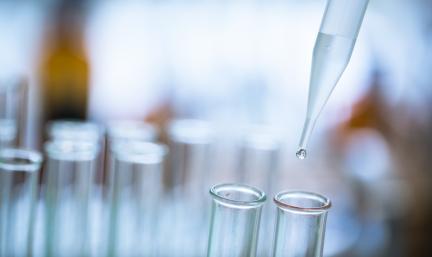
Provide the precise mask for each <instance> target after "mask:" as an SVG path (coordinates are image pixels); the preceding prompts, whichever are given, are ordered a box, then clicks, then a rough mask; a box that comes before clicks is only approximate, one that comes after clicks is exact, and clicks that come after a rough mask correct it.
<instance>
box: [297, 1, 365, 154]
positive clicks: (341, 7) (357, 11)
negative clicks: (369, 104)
mask: <svg viewBox="0 0 432 257" xmlns="http://www.w3.org/2000/svg"><path fill="white" fill-rule="evenodd" d="M368 3H369V0H351V1H346V0H329V1H327V7H326V10H325V12H324V16H323V19H322V21H321V28H320V31H319V33H318V36H317V39H316V42H315V47H314V50H313V58H312V68H311V75H310V82H309V96H308V105H307V112H306V119H305V123H304V126H303V132H302V134H301V138H300V143H299V151H298V152H297V157H298V158H300V159H304V158H306V147H307V144H308V141H309V137H310V135H311V133H312V130H313V127H314V126H315V123H316V120H317V119H318V116H319V115H320V113H321V111H322V109H323V108H324V105H325V104H326V103H327V100H328V98H329V97H330V94H331V93H332V91H333V89H334V87H335V86H336V84H337V83H338V81H339V79H340V77H341V76H342V73H343V72H344V71H345V68H346V67H347V65H348V62H349V60H350V58H351V54H352V51H353V49H354V45H355V43H356V40H357V36H358V33H359V30H360V27H361V24H362V22H363V17H364V15H365V12H366V8H367V5H368Z"/></svg>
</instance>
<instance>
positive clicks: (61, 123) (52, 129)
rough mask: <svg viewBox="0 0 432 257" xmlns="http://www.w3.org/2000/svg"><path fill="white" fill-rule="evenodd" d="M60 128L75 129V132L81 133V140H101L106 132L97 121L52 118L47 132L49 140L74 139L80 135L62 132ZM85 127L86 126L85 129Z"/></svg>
mask: <svg viewBox="0 0 432 257" xmlns="http://www.w3.org/2000/svg"><path fill="white" fill-rule="evenodd" d="M79 127H81V129H82V130H79V129H78V128H79ZM58 128H68V129H69V131H71V130H73V131H74V132H75V133H79V135H80V137H81V138H82V139H81V140H84V139H85V140H89V141H99V140H101V139H102V136H103V134H104V129H103V127H102V126H101V125H99V124H97V123H95V122H91V121H81V120H67V119H65V120H52V121H50V122H48V124H47V126H46V133H47V136H48V139H49V140H73V139H74V138H77V137H78V135H77V134H74V135H70V134H67V133H64V132H61V130H58ZM83 128H85V131H84V129H83ZM83 135H84V137H83Z"/></svg>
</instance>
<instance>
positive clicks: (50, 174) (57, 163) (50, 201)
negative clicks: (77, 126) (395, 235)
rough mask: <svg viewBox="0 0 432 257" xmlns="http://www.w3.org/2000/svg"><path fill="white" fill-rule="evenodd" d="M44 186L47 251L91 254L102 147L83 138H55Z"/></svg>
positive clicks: (59, 254)
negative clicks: (92, 214)
mask: <svg viewBox="0 0 432 257" xmlns="http://www.w3.org/2000/svg"><path fill="white" fill-rule="evenodd" d="M45 151H46V154H47V164H46V170H45V173H44V178H43V186H44V188H43V189H44V201H45V202H44V205H45V211H44V220H45V230H44V235H45V241H44V245H45V255H44V256H52V257H54V256H55V257H63V256H64V257H69V256H71V257H74V256H90V253H91V244H90V242H91V241H92V240H91V239H92V238H91V231H90V230H91V226H90V225H91V222H90V201H91V197H92V193H93V186H94V176H95V172H96V170H97V165H98V161H97V160H98V159H97V156H98V153H99V148H98V146H97V145H95V144H93V143H89V142H83V141H62V140H57V141H51V142H47V143H46V144H45Z"/></svg>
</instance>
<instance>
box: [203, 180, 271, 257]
mask: <svg viewBox="0 0 432 257" xmlns="http://www.w3.org/2000/svg"><path fill="white" fill-rule="evenodd" d="M210 195H211V197H212V210H211V223H210V232H209V239H208V248H207V257H255V256H256V250H257V243H258V234H259V224H260V219H261V209H262V205H263V204H264V202H265V200H266V195H265V193H264V192H263V191H261V190H259V189H257V188H254V187H250V186H247V185H242V184H220V185H216V186H214V187H212V188H211V189H210Z"/></svg>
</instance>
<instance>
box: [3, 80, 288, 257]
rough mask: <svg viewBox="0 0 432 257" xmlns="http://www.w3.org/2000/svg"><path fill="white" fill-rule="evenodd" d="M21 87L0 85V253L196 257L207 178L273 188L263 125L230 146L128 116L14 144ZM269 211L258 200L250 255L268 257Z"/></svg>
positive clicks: (204, 133) (274, 151)
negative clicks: (39, 145)
mask: <svg viewBox="0 0 432 257" xmlns="http://www.w3.org/2000/svg"><path fill="white" fill-rule="evenodd" d="M24 85H25V84H23V83H14V84H10V86H8V87H4V88H3V87H2V88H1V89H2V91H0V93H1V94H0V97H1V98H2V99H1V101H0V103H1V104H2V106H1V107H0V114H1V115H2V116H1V119H0V142H1V145H0V192H1V194H0V256H1V257H3V256H8V257H9V256H48V257H49V256H59V257H62V256H64V257H69V256H70V257H75V256H112V257H115V256H131V257H132V256H179V257H183V256H184V257H194V256H197V257H198V256H199V257H201V256H204V255H206V252H207V249H208V247H209V245H208V242H209V241H208V235H209V224H210V220H211V217H212V213H211V209H210V206H211V201H210V200H211V199H210V198H209V197H208V190H209V188H211V186H212V185H214V184H218V183H222V182H226V181H233V182H236V183H244V184H249V185H254V186H256V187H258V188H260V189H262V190H263V191H265V192H267V193H268V194H275V193H276V192H275V190H276V188H277V187H276V186H275V184H276V181H275V178H276V177H277V176H278V170H279V162H280V154H281V149H282V143H281V141H280V140H279V139H278V138H277V137H276V136H275V135H274V134H273V133H272V132H271V131H270V130H268V129H266V128H263V127H253V128H251V129H248V130H245V131H244V133H243V132H242V136H241V137H239V138H240V139H239V140H237V141H236V143H235V147H234V148H235V151H233V152H231V153H230V152H228V150H226V149H225V148H224V146H222V147H221V146H220V144H219V141H220V138H219V136H218V135H219V134H218V132H217V131H216V130H215V128H214V127H213V126H212V125H211V124H210V123H208V122H205V121H200V120H174V121H172V122H171V123H170V124H169V125H168V126H167V127H166V129H165V130H164V131H163V132H162V133H160V131H159V130H158V129H157V128H156V127H154V126H152V125H150V124H147V123H144V122H137V121H114V122H111V123H108V124H107V126H106V127H103V126H101V125H99V124H96V123H92V122H84V121H52V122H51V123H49V124H48V125H47V127H46V131H45V134H46V136H45V138H46V139H47V141H46V142H45V143H44V145H43V151H42V153H40V152H37V151H31V150H25V149H20V148H17V147H18V146H19V145H20V141H22V138H21V137H20V135H21V132H20V131H22V130H23V122H22V120H23V117H25V111H24V109H23V108H25V106H26V101H27V96H26V88H25V86H24ZM164 132H165V133H164ZM164 134H166V135H167V136H166V138H167V140H165V141H164V142H165V143H164V144H163V143H160V142H159V140H160V139H161V138H162V139H163V138H164ZM231 154H232V155H234V157H233V158H231V159H233V160H234V162H233V163H232V165H231V166H232V167H231V168H229V167H228V166H230V165H226V163H229V161H230V158H229V155H231ZM273 212H274V210H273V208H272V206H271V205H264V206H263V209H262V214H261V216H262V219H261V220H262V221H261V223H260V225H259V226H260V231H261V232H260V235H261V236H260V237H259V239H258V241H257V252H256V253H257V255H258V256H269V254H270V251H271V247H272V243H271V240H268V238H271V237H272V233H273V228H274V223H275V220H274V219H275V217H274V213H273Z"/></svg>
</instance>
